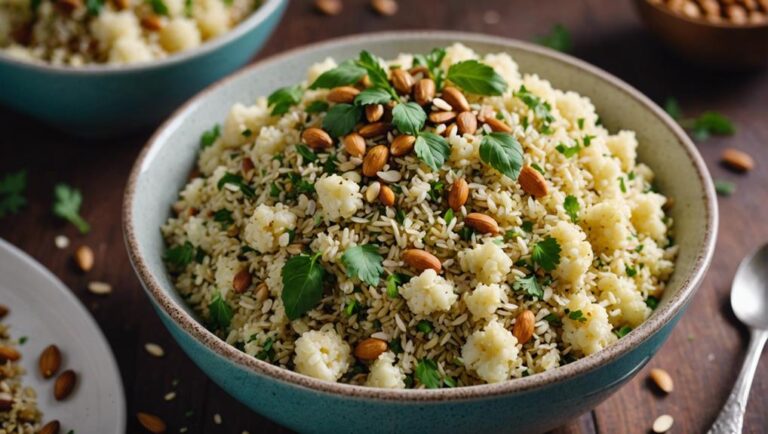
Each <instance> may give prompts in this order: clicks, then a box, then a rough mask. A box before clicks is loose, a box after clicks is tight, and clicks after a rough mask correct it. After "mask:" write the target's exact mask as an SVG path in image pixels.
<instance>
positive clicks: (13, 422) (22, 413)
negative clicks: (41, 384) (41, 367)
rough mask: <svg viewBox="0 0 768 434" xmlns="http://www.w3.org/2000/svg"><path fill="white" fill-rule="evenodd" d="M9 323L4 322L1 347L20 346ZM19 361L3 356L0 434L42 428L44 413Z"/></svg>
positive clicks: (0, 362) (26, 433)
mask: <svg viewBox="0 0 768 434" xmlns="http://www.w3.org/2000/svg"><path fill="white" fill-rule="evenodd" d="M17 344H18V341H16V340H13V339H11V336H10V333H9V330H8V326H7V325H5V324H0V346H2V347H6V348H13V349H16V347H17ZM23 375H24V368H22V367H21V366H20V365H19V363H18V361H13V360H3V359H2V358H0V434H34V433H37V432H38V431H39V430H40V419H41V417H42V414H41V412H40V410H39V409H38V408H37V393H36V392H35V390H34V389H32V388H31V387H25V386H24V385H23V384H22V382H21V378H22V376H23Z"/></svg>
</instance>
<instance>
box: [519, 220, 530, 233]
mask: <svg viewBox="0 0 768 434" xmlns="http://www.w3.org/2000/svg"><path fill="white" fill-rule="evenodd" d="M520 229H522V230H524V231H526V232H528V233H531V232H533V222H532V221H528V220H526V221H524V222H523V224H521V225H520Z"/></svg>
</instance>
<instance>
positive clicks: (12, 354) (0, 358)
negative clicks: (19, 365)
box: [0, 345, 21, 362]
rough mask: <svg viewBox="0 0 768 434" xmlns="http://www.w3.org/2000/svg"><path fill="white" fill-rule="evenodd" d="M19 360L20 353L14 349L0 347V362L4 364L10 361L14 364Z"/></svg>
mask: <svg viewBox="0 0 768 434" xmlns="http://www.w3.org/2000/svg"><path fill="white" fill-rule="evenodd" d="M20 358H21V353H19V352H18V351H16V349H15V348H12V347H6V346H4V345H0V362H6V361H8V360H10V361H11V362H15V361H17V360H19V359H20Z"/></svg>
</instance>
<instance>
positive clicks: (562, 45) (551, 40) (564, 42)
mask: <svg viewBox="0 0 768 434" xmlns="http://www.w3.org/2000/svg"><path fill="white" fill-rule="evenodd" d="M536 43H538V44H540V45H543V46H545V47H549V48H551V49H553V50H557V51H561V52H563V53H565V52H568V51H570V50H571V33H570V32H569V31H568V29H566V28H565V26H563V25H562V24H555V25H554V26H553V27H552V30H550V32H549V34H547V35H542V36H539V37H537V38H536Z"/></svg>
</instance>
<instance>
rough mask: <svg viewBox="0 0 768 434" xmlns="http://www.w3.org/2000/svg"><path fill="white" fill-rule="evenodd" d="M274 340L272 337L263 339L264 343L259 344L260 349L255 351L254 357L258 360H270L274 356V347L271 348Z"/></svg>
mask: <svg viewBox="0 0 768 434" xmlns="http://www.w3.org/2000/svg"><path fill="white" fill-rule="evenodd" d="M274 343H275V341H273V340H272V338H271V337H270V338H267V339H266V340H265V341H264V344H262V346H261V351H259V352H258V353H256V358H257V359H259V360H267V361H270V362H271V361H272V360H273V359H274V358H275V349H274V348H272V346H273V345H274Z"/></svg>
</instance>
